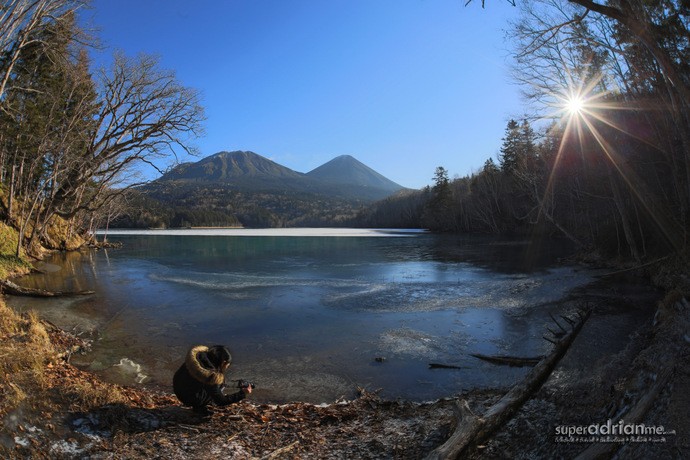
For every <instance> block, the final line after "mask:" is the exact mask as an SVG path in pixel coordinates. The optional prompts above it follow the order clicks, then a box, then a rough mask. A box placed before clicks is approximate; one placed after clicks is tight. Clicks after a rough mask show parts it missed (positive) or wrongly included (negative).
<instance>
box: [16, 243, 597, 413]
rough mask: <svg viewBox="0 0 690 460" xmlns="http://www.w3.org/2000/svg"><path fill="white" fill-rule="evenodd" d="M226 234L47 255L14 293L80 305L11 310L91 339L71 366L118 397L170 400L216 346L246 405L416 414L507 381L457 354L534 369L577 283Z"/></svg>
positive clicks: (517, 255) (441, 254) (501, 258)
mask: <svg viewBox="0 0 690 460" xmlns="http://www.w3.org/2000/svg"><path fill="white" fill-rule="evenodd" d="M238 231H239V230H235V229H232V230H231V229H224V230H221V231H219V233H217V232H211V231H209V230H180V231H166V232H162V231H151V232H144V233H142V234H139V233H134V232H124V233H117V234H116V233H115V232H110V233H109V235H108V238H109V240H110V241H119V242H122V243H123V248H122V249H118V250H101V251H92V252H88V253H83V254H75V253H68V254H61V255H56V256H55V258H53V259H51V260H49V261H47V262H48V264H49V265H46V268H48V269H47V270H45V272H44V273H43V274H36V275H32V276H30V277H27V278H23V279H22V280H21V281H22V282H23V283H24V284H28V285H34V286H36V287H42V288H47V289H51V288H52V289H58V288H59V289H65V287H67V288H73V287H79V288H80V289H94V290H95V291H96V294H95V295H94V296H91V297H87V298H76V299H63V300H59V301H55V300H41V299H18V298H17V299H13V300H12V304H13V306H15V308H20V309H25V308H36V309H38V310H40V311H41V314H43V315H44V316H45V317H46V318H47V319H49V320H51V321H53V322H55V323H57V324H58V325H60V326H62V327H65V328H67V329H68V330H70V329H74V330H75V332H83V333H84V334H86V335H91V336H93V337H94V339H95V341H94V346H93V352H92V353H89V354H88V355H84V356H74V357H73V362H75V363H77V364H79V365H80V366H82V367H84V368H87V369H90V370H92V371H94V372H98V373H100V374H102V375H103V376H104V378H107V379H109V380H112V381H117V382H119V383H128V384H134V383H135V382H137V381H143V382H144V384H149V385H159V386H162V387H164V388H166V389H168V390H169V387H170V380H171V376H172V374H173V373H174V371H175V370H176V368H177V367H178V366H179V365H180V364H181V362H182V359H183V357H184V355H185V352H186V350H187V348H188V347H189V346H191V345H192V344H196V343H203V344H215V343H222V344H226V345H228V346H229V347H230V348H231V350H232V352H233V356H234V363H233V366H232V368H231V372H230V378H246V379H251V380H255V381H256V382H257V383H258V384H259V388H258V390H257V391H256V394H255V398H256V399H258V400H262V401H272V402H281V401H290V400H304V401H311V402H317V403H318V402H331V401H333V400H335V399H336V398H339V397H342V396H345V397H351V396H353V395H354V392H355V389H356V387H357V386H361V387H365V388H368V389H370V390H376V389H382V394H383V395H384V396H385V397H390V398H397V397H403V398H409V399H415V400H425V399H434V398H439V397H443V396H449V395H452V394H455V393H457V392H459V391H461V390H463V389H467V388H472V387H480V386H488V385H491V386H494V385H500V386H505V385H509V384H510V383H512V382H513V381H515V380H516V379H518V378H520V377H521V376H522V375H523V374H524V372H525V370H523V369H514V368H500V367H497V366H492V365H490V364H486V363H482V362H477V360H476V359H474V358H472V357H470V356H469V353H476V352H480V353H504V354H514V355H530V356H531V355H535V354H540V353H542V352H543V351H544V350H545V349H546V347H547V344H546V342H545V341H544V340H542V339H541V336H542V334H543V332H544V330H545V325H546V324H547V323H548V322H549V318H548V313H549V312H554V313H557V312H558V311H559V310H558V309H559V306H558V300H559V299H561V298H562V297H563V296H564V295H566V294H567V293H568V291H569V290H570V289H572V288H574V287H577V286H580V285H582V284H584V283H586V282H588V281H589V280H591V274H590V273H588V272H586V271H582V270H578V269H576V268H574V267H567V266H560V265H558V264H557V263H556V257H557V256H558V254H559V253H561V252H559V246H558V245H556V246H554V245H552V244H550V243H549V244H550V245H549V246H548V250H545V249H544V248H545V247H546V246H545V245H546V244H547V243H546V242H541V249H539V250H538V251H537V250H536V249H534V248H535V245H534V244H533V243H532V242H526V241H512V242H511V241H505V240H501V241H499V240H495V239H490V238H476V237H472V238H469V237H457V236H456V237H450V236H435V235H429V234H425V233H423V232H397V231H390V230H388V231H385V232H384V231H374V230H353V229H345V230H341V229H328V232H326V233H327V234H324V233H320V235H319V236H318V237H315V236H314V235H313V232H317V231H318V232H323V230H321V229H306V230H305V229H299V230H296V229H279V230H276V231H261V232H259V231H255V230H251V231H250V230H247V231H243V232H246V233H242V234H241V237H239V236H237V235H239V234H238V233H236V232H238ZM206 232H210V233H206ZM264 232H266V233H264ZM342 232H345V233H347V234H348V236H350V237H352V236H359V237H360V238H343V237H342V236H344V235H343V233H342ZM268 234H270V236H267V235H268ZM262 235H263V236H262ZM279 235H280V236H279ZM334 235H338V236H334ZM385 235H394V236H400V235H406V236H408V237H407V238H384V237H382V236H385ZM210 236H213V237H210ZM369 236H376V237H375V238H368V237H369ZM55 267H58V268H57V269H56V268H55ZM60 267H61V268H60ZM432 362H434V363H445V364H452V365H459V366H462V367H464V368H466V369H462V370H450V371H448V370H445V371H438V370H430V369H429V367H428V365H429V363H432Z"/></svg>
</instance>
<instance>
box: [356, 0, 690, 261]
mask: <svg viewBox="0 0 690 460" xmlns="http://www.w3.org/2000/svg"><path fill="white" fill-rule="evenodd" d="M482 4H484V2H482ZM510 36H511V37H513V39H514V43H516V47H515V49H514V50H513V51H514V56H515V64H514V76H515V79H516V80H517V81H518V82H519V83H521V84H522V87H523V88H524V93H525V95H526V96H527V98H528V99H529V100H530V103H531V106H532V107H534V108H535V111H536V116H532V115H530V116H526V117H525V118H524V119H517V120H510V121H509V122H508V123H507V126H506V130H505V134H504V137H503V142H502V146H501V149H500V154H499V155H498V161H494V160H493V159H488V160H487V161H486V163H485V164H484V166H483V167H482V168H481V170H479V171H478V172H476V173H474V174H472V175H470V176H467V177H461V178H455V179H452V180H451V179H449V177H448V171H447V170H446V169H445V168H443V167H439V168H437V170H436V172H435V176H434V178H433V185H432V186H430V187H427V188H426V189H425V190H423V191H421V192H418V193H416V194H413V195H412V196H409V195H408V196H398V197H393V198H391V199H389V200H386V201H384V202H381V203H378V204H377V205H376V207H375V208H373V209H369V210H366V211H364V212H362V213H361V214H360V216H359V217H360V220H359V221H360V222H361V223H366V224H369V225H373V226H378V225H383V226H387V225H390V224H396V223H406V224H409V225H410V226H417V225H418V226H422V227H428V228H430V229H433V230H436V231H444V232H480V233H495V234H501V233H521V234H533V233H535V232H538V233H548V234H557V235H561V236H564V237H566V238H568V239H569V240H571V241H572V242H573V243H574V244H576V245H577V246H578V247H580V248H582V249H587V250H590V251H598V252H599V253H602V254H605V255H607V256H620V257H624V258H630V259H633V260H641V259H642V258H644V257H648V256H652V255H658V254H664V253H668V252H669V251H674V252H679V253H686V251H687V248H688V230H689V229H690V225H689V224H690V221H689V219H690V216H689V214H688V213H689V212H690V138H689V137H688V136H689V135H690V134H689V133H690V124H689V123H688V121H689V120H690V112H689V108H690V98H689V97H688V95H689V94H690V91H689V88H688V87H689V84H690V68H689V67H690V49H689V44H690V6H689V5H688V3H687V2H683V1H662V0H651V1H647V2H637V1H620V2H615V3H607V4H598V3H596V2H590V1H584V0H583V1H580V0H576V1H569V2H568V1H560V0H544V1H533V2H525V3H524V4H523V5H522V14H521V18H520V20H519V21H517V22H516V23H515V24H513V26H512V30H511V31H510ZM545 120H549V121H548V122H545ZM534 126H537V128H534Z"/></svg>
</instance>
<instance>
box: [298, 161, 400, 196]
mask: <svg viewBox="0 0 690 460" xmlns="http://www.w3.org/2000/svg"><path fill="white" fill-rule="evenodd" d="M307 176H309V177H311V178H314V179H319V180H321V181H327V182H331V183H337V184H349V185H355V186H358V187H367V188H373V189H379V190H386V191H389V192H390V193H391V194H392V193H395V192H397V191H398V190H402V189H403V188H404V187H402V186H401V185H399V184H396V183H395V182H393V181H392V180H389V179H386V178H385V177H383V176H382V175H381V174H379V173H377V172H376V171H374V170H373V169H371V168H370V167H368V166H367V165H365V164H363V163H361V162H360V161H358V160H356V159H355V158H353V157H351V156H350V155H341V156H339V157H336V158H333V159H332V160H331V161H329V162H328V163H325V164H323V165H321V166H319V167H318V168H316V169H314V170H312V171H309V172H308V173H307Z"/></svg>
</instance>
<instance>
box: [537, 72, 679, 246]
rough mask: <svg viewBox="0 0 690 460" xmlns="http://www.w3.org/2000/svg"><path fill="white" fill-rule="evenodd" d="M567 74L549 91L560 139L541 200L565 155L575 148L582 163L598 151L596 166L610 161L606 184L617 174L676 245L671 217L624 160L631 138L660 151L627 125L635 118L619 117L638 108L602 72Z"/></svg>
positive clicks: (549, 188)
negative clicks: (608, 85)
mask: <svg viewBox="0 0 690 460" xmlns="http://www.w3.org/2000/svg"><path fill="white" fill-rule="evenodd" d="M568 76H569V78H568V83H567V84H566V85H564V86H563V87H562V88H559V89H557V90H555V91H553V92H552V93H551V94H550V96H551V99H552V101H553V104H552V105H553V107H552V108H553V111H552V114H551V115H550V118H551V119H556V120H558V121H559V122H560V123H559V126H560V129H562V138H561V142H560V144H559V146H558V151H557V152H556V155H555V160H554V164H553V167H552V170H551V171H550V173H549V178H548V181H547V186H546V189H545V191H544V199H543V200H542V203H546V199H547V196H549V195H550V194H551V193H552V192H553V187H554V181H555V177H556V175H557V171H558V170H559V168H560V167H562V163H563V159H564V157H565V156H566V155H567V154H572V153H574V151H576V152H577V153H579V155H580V157H581V158H582V160H583V161H585V162H586V161H591V158H593V157H592V154H595V155H596V154H597V152H599V154H601V155H602V157H601V160H602V161H598V162H596V164H597V165H599V166H600V167H601V166H604V165H608V166H605V167H607V168H610V173H609V177H610V186H611V187H612V188H614V187H618V186H617V185H615V181H617V180H618V179H617V177H618V178H620V179H621V180H622V182H623V184H625V187H626V188H627V190H628V191H629V192H630V193H631V195H633V196H634V197H635V198H636V201H637V202H638V203H639V204H640V205H641V206H642V207H643V208H644V209H645V211H646V212H647V213H648V214H649V215H650V216H651V217H652V218H653V219H654V221H655V222H656V224H657V226H658V227H659V228H660V229H661V231H662V232H663V233H664V234H665V236H666V238H667V239H668V241H670V242H671V243H672V244H673V245H674V246H676V247H679V242H678V241H676V238H674V234H675V232H674V231H673V230H672V227H673V226H672V225H671V224H670V222H671V220H670V219H667V218H665V215H664V213H663V211H662V210H661V209H659V208H658V207H656V206H655V205H654V203H653V202H652V198H651V195H650V194H648V193H646V192H645V190H646V187H645V182H644V181H643V180H642V179H641V178H640V177H639V176H638V174H637V173H636V172H635V171H634V170H633V169H632V168H631V167H630V165H629V164H628V163H629V162H628V161H627V160H626V156H628V155H630V154H632V153H633V152H632V151H629V149H631V148H633V147H632V145H634V144H632V143H631V142H629V140H630V139H635V140H637V141H640V142H641V143H644V144H646V145H649V146H652V147H653V148H655V149H657V150H658V149H659V146H658V145H655V144H653V143H651V142H650V140H648V139H644V138H642V137H641V136H639V135H638V134H637V133H634V132H631V130H630V129H629V128H628V126H627V125H629V123H628V122H629V121H630V120H631V119H633V118H634V116H632V115H627V116H620V115H621V111H627V112H630V111H638V110H639V108H637V107H635V106H634V105H633V104H631V103H630V102H626V101H624V100H622V99H621V97H620V95H619V94H617V93H616V92H613V91H609V90H607V89H606V84H605V82H604V81H603V77H602V76H591V77H590V78H589V79H588V81H584V79H578V78H575V77H574V76H573V75H572V74H570V73H568ZM640 116H641V115H640ZM609 128H613V130H611V129H609ZM617 133H618V134H617ZM619 134H623V135H624V137H619ZM625 138H628V139H625ZM588 159H590V160H588ZM616 176H617V177H616Z"/></svg>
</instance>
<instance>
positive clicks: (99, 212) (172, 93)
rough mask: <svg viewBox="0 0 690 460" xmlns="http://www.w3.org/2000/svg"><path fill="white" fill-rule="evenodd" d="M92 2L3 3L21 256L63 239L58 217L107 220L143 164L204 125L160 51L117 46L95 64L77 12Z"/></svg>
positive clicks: (91, 222)
mask: <svg viewBox="0 0 690 460" xmlns="http://www.w3.org/2000/svg"><path fill="white" fill-rule="evenodd" d="M84 6H85V5H84V3H83V2H81V1H79V0H9V1H5V2H4V3H3V5H2V6H0V198H2V199H1V200H0V221H2V222H3V223H5V224H6V225H9V226H12V227H13V228H16V229H17V231H18V235H19V237H18V242H17V251H16V252H17V255H18V256H19V255H20V252H21V250H22V248H24V247H26V248H30V247H32V244H33V243H35V242H42V243H45V242H50V241H52V240H54V238H51V236H50V235H49V230H50V229H51V228H53V227H55V226H56V225H57V224H58V222H62V223H63V224H64V225H67V226H68V230H67V233H68V234H69V233H74V234H77V233H83V232H84V231H85V230H86V229H88V228H93V227H94V226H97V225H101V224H102V221H103V220H105V219H107V218H108V216H112V214H113V213H114V212H115V209H116V206H115V204H116V203H117V201H118V200H120V199H121V198H122V197H123V195H124V194H125V192H126V190H127V189H129V188H130V187H132V186H134V185H136V183H137V178H136V167H137V166H139V165H141V164H153V162H154V160H156V159H157V158H160V157H162V156H166V155H170V154H171V153H173V152H174V149H175V148H181V149H185V150H188V151H189V150H190V140H191V139H193V138H194V137H195V136H196V135H197V134H199V133H200V132H201V123H202V121H203V108H202V107H201V105H200V102H199V95H198V93H197V92H196V91H195V90H193V89H190V88H187V87H185V86H183V85H182V84H181V83H180V82H178V81H177V79H176V77H175V74H174V72H171V71H167V70H164V69H161V68H160V66H159V64H158V61H157V59H156V58H154V57H151V56H147V55H140V56H137V57H128V56H125V55H123V54H115V55H114V56H113V59H112V63H111V64H110V66H109V67H107V68H100V69H97V70H96V71H95V72H93V73H92V64H91V62H90V60H89V54H88V50H89V48H90V47H94V46H96V40H95V38H94V37H91V36H89V35H88V34H87V33H85V32H84V31H83V30H81V29H80V28H79V27H78V25H77V21H76V14H77V12H78V10H79V9H80V8H82V7H84ZM64 225H62V226H63V227H64ZM63 238H64V236H63ZM49 246H50V244H49Z"/></svg>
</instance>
